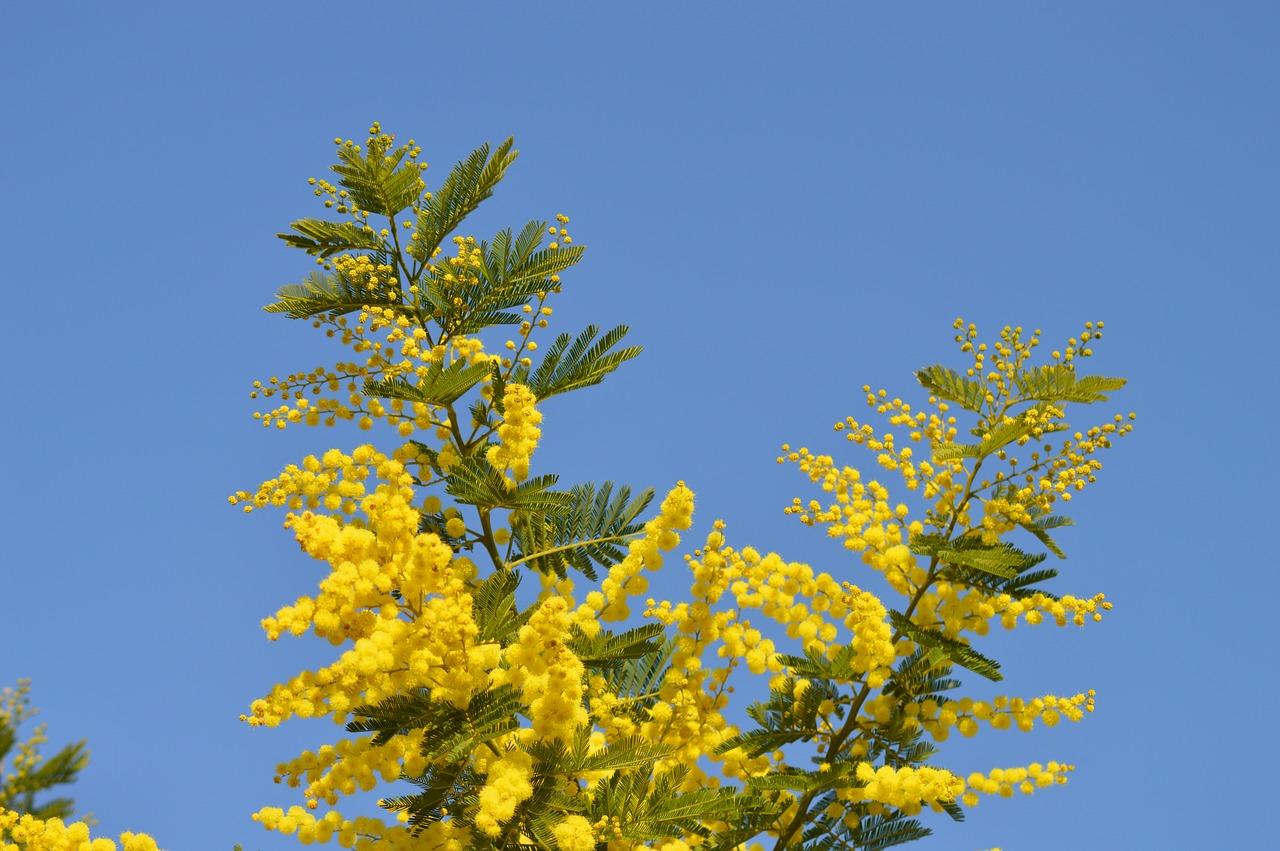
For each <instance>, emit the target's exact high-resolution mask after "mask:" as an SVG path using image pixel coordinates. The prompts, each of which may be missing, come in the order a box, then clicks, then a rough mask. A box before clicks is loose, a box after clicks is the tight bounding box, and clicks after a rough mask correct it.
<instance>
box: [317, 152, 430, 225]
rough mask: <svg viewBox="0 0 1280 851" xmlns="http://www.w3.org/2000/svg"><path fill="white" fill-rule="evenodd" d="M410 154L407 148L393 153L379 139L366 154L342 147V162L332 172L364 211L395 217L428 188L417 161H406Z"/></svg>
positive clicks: (339, 157)
mask: <svg viewBox="0 0 1280 851" xmlns="http://www.w3.org/2000/svg"><path fill="white" fill-rule="evenodd" d="M407 153H408V151H406V150H404V149H403V148H401V149H399V150H391V149H390V146H389V145H386V144H382V143H381V140H380V139H375V140H373V142H372V143H371V144H369V145H368V146H367V147H366V148H365V150H364V152H363V153H361V152H360V151H357V150H356V149H355V148H354V147H350V148H348V147H346V146H342V147H340V148H338V159H339V160H340V162H339V163H338V164H336V165H334V166H331V169H332V170H333V172H334V173H336V174H337V175H338V184H339V185H340V186H342V187H343V188H344V189H346V190H348V191H349V192H350V194H351V200H352V201H354V202H355V203H356V205H357V206H358V207H359V208H360V209H362V210H364V211H365V212H368V213H371V214H373V215H378V216H387V217H393V216H395V215H396V214H397V213H399V212H400V211H401V210H403V209H405V208H406V207H409V206H411V205H412V204H413V203H414V201H416V200H417V198H418V195H419V193H421V192H422V190H423V189H425V188H426V184H425V183H424V182H423V180H422V169H421V168H420V167H419V165H418V163H417V162H415V161H414V160H413V159H409V160H408V161H407V162H406V160H405V157H406V154H407Z"/></svg>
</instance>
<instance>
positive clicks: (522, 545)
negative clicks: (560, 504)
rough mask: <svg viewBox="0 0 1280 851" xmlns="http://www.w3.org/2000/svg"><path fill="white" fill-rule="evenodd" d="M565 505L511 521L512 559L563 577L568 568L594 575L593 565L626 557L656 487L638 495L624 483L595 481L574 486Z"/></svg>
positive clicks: (610, 564)
mask: <svg viewBox="0 0 1280 851" xmlns="http://www.w3.org/2000/svg"><path fill="white" fill-rule="evenodd" d="M569 495H570V499H569V500H568V505H567V507H566V510H564V511H563V512H558V513H555V514H547V515H541V516H536V515H535V516H526V517H523V518H520V519H518V521H517V522H514V523H513V524H512V535H513V539H514V542H515V552H516V557H515V559H514V561H513V563H517V564H518V563H524V562H527V563H528V564H529V566H530V567H532V568H533V569H535V570H537V571H539V572H541V573H552V572H554V573H556V574H557V575H560V576H563V575H564V574H565V572H566V571H567V570H569V569H572V570H577V571H580V572H582V573H583V574H585V575H586V576H587V577H588V578H590V579H593V580H594V578H595V576H596V573H595V569H594V567H593V565H599V566H601V567H611V566H613V565H614V564H617V563H618V562H620V561H622V559H623V558H624V557H625V555H626V553H625V552H624V550H623V545H624V544H625V543H626V542H627V540H628V539H629V538H631V537H632V536H633V535H636V534H638V533H639V532H640V531H641V530H642V529H643V528H644V524H643V522H641V521H639V520H637V517H638V516H639V515H640V513H641V512H643V511H644V510H645V509H646V508H647V507H648V506H649V504H650V503H651V502H652V501H653V489H652V488H646V489H645V490H643V491H641V492H640V493H639V494H637V495H636V496H635V497H632V495H631V488H630V487H628V486H626V485H623V486H621V487H619V488H617V489H616V490H615V489H614V483H613V482H605V483H604V484H603V485H602V486H601V487H600V488H599V489H597V488H596V486H595V484H594V483H592V482H586V483H584V484H580V485H574V486H573V487H572V488H570V489H569Z"/></svg>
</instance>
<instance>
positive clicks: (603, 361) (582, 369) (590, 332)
mask: <svg viewBox="0 0 1280 851" xmlns="http://www.w3.org/2000/svg"><path fill="white" fill-rule="evenodd" d="M629 330H630V328H629V327H628V326H626V325H619V326H617V327H616V328H614V329H613V330H611V331H608V332H606V333H605V335H604V336H603V337H601V338H600V339H599V341H595V338H596V335H597V334H598V333H599V332H600V329H599V328H598V327H597V326H595V325H589V326H587V328H586V329H584V330H583V331H582V333H580V334H578V336H577V337H576V338H571V337H570V336H569V335H568V334H561V335H560V336H558V337H556V339H555V342H553V343H552V344H551V345H550V346H549V347H548V348H547V353H546V354H545V355H543V358H542V362H541V363H540V364H539V365H538V368H537V369H536V370H535V371H534V373H533V375H532V376H530V378H529V389H530V390H532V391H533V393H534V395H535V396H537V397H538V398H539V399H547V398H549V397H551V396H554V395H556V394H557V393H566V392H568V391H570V390H576V389H578V388H579V387H589V386H591V385H592V384H599V383H600V382H601V381H603V380H604V377H605V376H606V375H608V374H609V373H611V372H613V371H614V370H615V369H617V368H618V367H619V366H621V365H622V364H623V363H625V362H626V361H629V360H631V359H632V358H633V357H635V356H636V355H638V354H640V352H641V347H640V346H629V347H627V348H625V349H619V350H617V351H615V352H610V351H609V350H610V349H612V348H613V347H614V346H616V345H617V344H618V343H619V342H620V341H621V340H622V338H623V337H625V336H626V334H627V331H629ZM571 339H572V344H570V340H571ZM593 341H595V342H594V345H593Z"/></svg>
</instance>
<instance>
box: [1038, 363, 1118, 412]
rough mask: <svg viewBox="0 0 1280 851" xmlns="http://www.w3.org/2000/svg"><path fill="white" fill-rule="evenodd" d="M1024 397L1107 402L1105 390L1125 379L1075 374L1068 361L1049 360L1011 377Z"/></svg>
mask: <svg viewBox="0 0 1280 851" xmlns="http://www.w3.org/2000/svg"><path fill="white" fill-rule="evenodd" d="M1013 381H1014V385H1015V386H1016V387H1017V388H1018V391H1019V392H1020V393H1021V394H1022V398H1023V399H1035V400H1039V401H1042V402H1080V403H1083V404H1086V405H1087V404H1090V403H1092V402H1106V401H1107V400H1108V399H1109V398H1110V397H1109V396H1107V395H1106V394H1107V393H1110V392H1112V391H1115V390H1119V389H1120V388H1122V387H1124V385H1125V384H1126V383H1127V382H1126V380H1125V379H1123V378H1106V377H1103V376H1101V375H1086V376H1084V377H1082V378H1078V377H1076V372H1075V369H1074V367H1073V366H1072V365H1070V364H1065V363H1060V364H1049V365H1045V366H1040V367H1037V368H1035V369H1029V370H1026V371H1024V372H1021V373H1019V374H1018V375H1017V376H1015V377H1014V379H1013Z"/></svg>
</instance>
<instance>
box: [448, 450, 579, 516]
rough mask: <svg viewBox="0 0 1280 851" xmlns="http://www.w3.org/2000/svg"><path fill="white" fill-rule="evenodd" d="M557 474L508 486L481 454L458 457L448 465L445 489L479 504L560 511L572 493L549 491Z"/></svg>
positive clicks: (460, 498) (467, 502) (534, 510)
mask: <svg viewBox="0 0 1280 851" xmlns="http://www.w3.org/2000/svg"><path fill="white" fill-rule="evenodd" d="M558 479H559V477H558V476H553V475H547V476H538V477H536V478H532V479H529V480H527V481H524V482H520V483H519V484H517V485H515V486H514V487H511V486H509V485H508V483H507V480H506V478H505V477H504V476H503V475H502V473H501V472H500V471H498V470H496V469H494V467H493V465H492V464H490V463H489V462H488V461H487V460H485V459H484V458H483V457H480V456H478V455H472V456H468V457H465V458H460V459H458V460H457V461H455V462H454V463H453V464H452V465H450V467H449V471H448V473H447V475H446V478H445V486H444V489H445V491H447V492H448V494H449V495H450V496H452V497H453V498H454V499H455V500H457V501H458V502H461V503H465V504H467V505H475V506H477V507H479V508H488V509H494V508H507V509H512V510H519V511H525V512H529V513H532V514H543V513H551V512H557V511H562V510H563V509H564V508H565V507H566V506H568V505H569V504H570V502H571V501H572V499H573V497H572V495H571V494H568V493H564V492H561V491H550V490H547V488H549V487H551V486H552V485H554V484H555V483H556V481H557V480H558Z"/></svg>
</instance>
